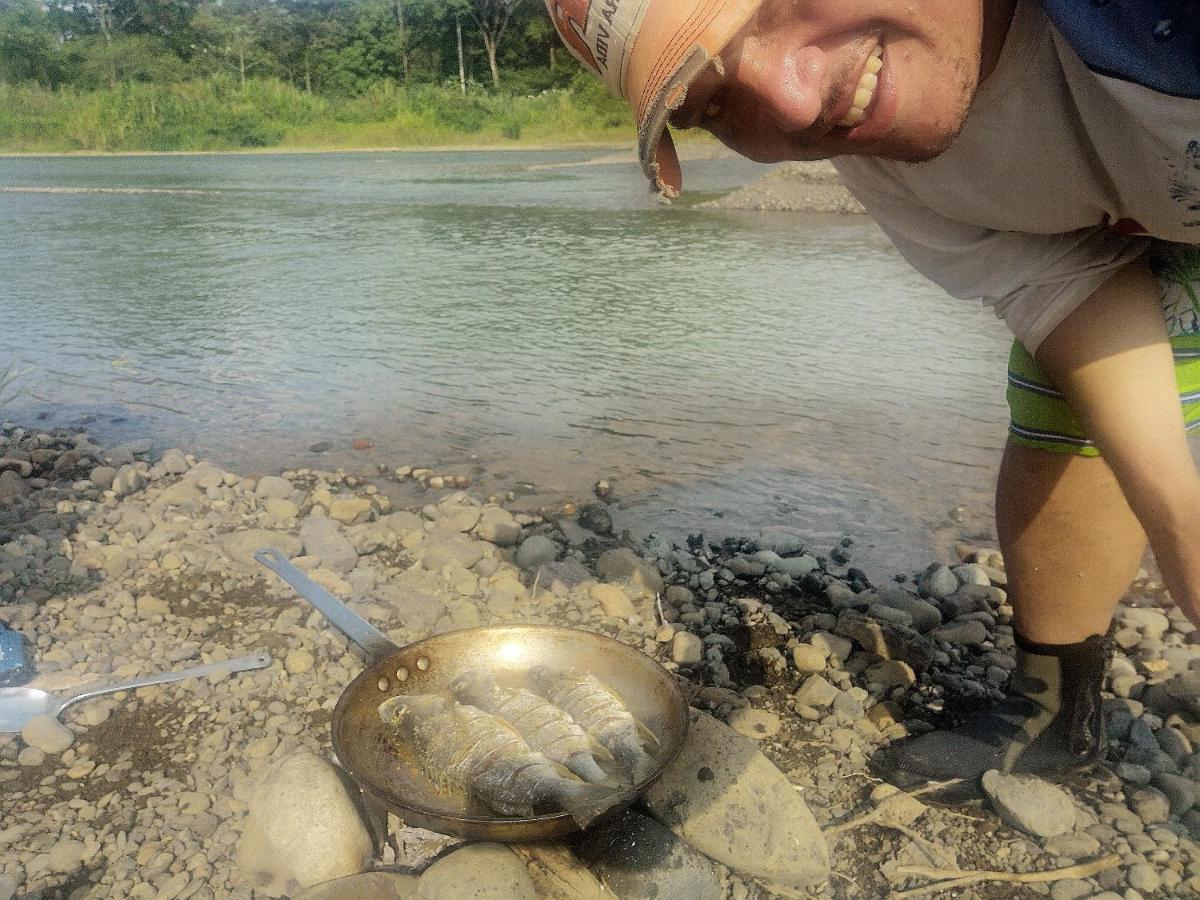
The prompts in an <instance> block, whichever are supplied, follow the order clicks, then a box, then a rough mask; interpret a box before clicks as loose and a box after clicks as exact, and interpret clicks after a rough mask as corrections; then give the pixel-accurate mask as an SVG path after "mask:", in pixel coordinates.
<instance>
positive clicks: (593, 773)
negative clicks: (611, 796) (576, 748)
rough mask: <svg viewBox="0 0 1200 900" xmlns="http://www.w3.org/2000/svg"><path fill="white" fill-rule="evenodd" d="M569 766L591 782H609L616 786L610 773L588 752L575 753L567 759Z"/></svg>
mask: <svg viewBox="0 0 1200 900" xmlns="http://www.w3.org/2000/svg"><path fill="white" fill-rule="evenodd" d="M567 768H568V769H570V770H571V771H572V772H574V773H575V774H576V775H578V776H579V777H580V778H582V779H583V780H584V781H586V782H588V783H589V784H608V785H611V786H613V787H616V784H614V783H613V781H612V779H611V778H610V777H609V775H608V773H607V772H605V771H604V770H603V769H602V768H600V766H598V765H597V764H596V760H595V759H593V758H592V756H591V754H588V753H583V752H579V753H574V754H572V755H571V757H570V759H568V760H567Z"/></svg>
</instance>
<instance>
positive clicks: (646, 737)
mask: <svg viewBox="0 0 1200 900" xmlns="http://www.w3.org/2000/svg"><path fill="white" fill-rule="evenodd" d="M633 721H634V722H636V723H637V733H638V737H640V738H641V739H642V740H643V741H649V742H650V743H652V744H653V745H654V746H655V747H661V746H662V741H660V740H659V739H658V735H657V734H655V733H654V732H653V731H651V730H650V727H649V726H648V725H645V724H644V723H643V722H642V721H641V719H634V720H633Z"/></svg>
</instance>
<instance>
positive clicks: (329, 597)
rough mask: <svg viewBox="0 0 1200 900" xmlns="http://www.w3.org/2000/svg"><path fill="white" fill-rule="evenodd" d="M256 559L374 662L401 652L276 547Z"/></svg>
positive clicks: (264, 550) (262, 552)
mask: <svg viewBox="0 0 1200 900" xmlns="http://www.w3.org/2000/svg"><path fill="white" fill-rule="evenodd" d="M254 558H255V559H256V560H258V561H259V562H260V563H262V564H263V565H264V566H266V567H267V568H268V569H270V570H271V571H272V572H274V573H275V574H276V575H278V576H279V577H280V578H282V579H283V580H284V581H286V582H287V583H288V584H290V585H291V586H292V587H294V588H295V589H296V592H297V593H298V594H299V595H300V596H301V597H303V598H304V599H305V600H307V601H308V602H309V603H311V604H312V605H313V606H314V607H316V608H317V610H318V611H319V612H320V613H321V615H323V616H324V617H325V618H326V619H328V620H329V621H330V623H331V624H332V625H333V626H334V627H335V628H337V630H338V631H340V632H341V633H342V634H344V635H345V636H346V637H348V638H349V639H350V640H352V641H353V642H354V643H356V644H358V646H360V647H362V648H363V650H365V651H366V653H367V656H369V657H370V658H371V659H373V660H374V659H383V658H384V657H385V656H390V655H391V654H393V653H395V652H396V651H397V650H399V649H400V648H399V647H397V646H396V645H395V644H394V643H392V642H391V641H390V640H388V637H387V635H385V634H384V633H383V632H382V631H380V630H379V629H378V628H376V627H375V626H374V625H372V624H371V623H370V622H368V621H367V620H366V619H364V618H363V617H362V616H360V615H359V614H358V613H356V612H355V611H354V610H352V609H351V608H350V607H348V606H347V605H346V604H345V603H343V602H342V601H341V600H339V599H337V597H335V596H333V594H331V593H329V591H327V590H325V588H323V587H321V586H320V585H319V584H317V583H316V582H315V581H313V580H312V579H311V578H309V577H308V576H307V575H305V574H304V573H303V572H301V571H300V570H299V569H297V568H296V567H295V566H293V565H292V564H291V563H290V562H288V558H287V557H286V556H284V555H283V554H282V553H281V552H279V551H278V550H276V549H275V548H273V547H263V548H262V549H261V550H259V551H258V552H257V553H255V554H254Z"/></svg>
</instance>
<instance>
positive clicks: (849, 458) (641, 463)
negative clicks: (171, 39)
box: [0, 150, 1008, 577]
mask: <svg viewBox="0 0 1200 900" xmlns="http://www.w3.org/2000/svg"><path fill="white" fill-rule="evenodd" d="M603 156H604V152H603V151H588V150H571V151H553V152H549V151H547V152H534V151H514V152H453V153H444V152H428V153H345V154H316V155H307V154H305V155H267V154H264V155H216V156H202V155H199V156H137V157H108V158H83V157H72V158H17V159H12V158H9V159H0V323H2V324H0V373H2V372H3V370H4V367H5V366H6V365H15V366H16V367H17V369H18V370H19V371H21V372H22V373H23V374H22V375H21V377H20V378H19V380H18V381H17V382H16V383H15V385H14V388H16V389H19V390H20V394H19V395H18V396H17V397H16V398H15V400H10V402H8V404H7V405H6V406H5V408H4V410H3V415H4V416H5V417H8V418H12V419H16V420H23V421H28V420H31V419H40V420H41V421H42V422H44V423H47V424H71V423H74V424H86V425H87V426H88V427H89V428H90V429H91V430H92V431H93V433H95V434H97V435H98V436H100V437H101V438H104V439H106V440H121V439H125V438H130V437H150V438H152V439H153V440H154V441H155V442H156V444H158V445H159V446H160V447H165V446H172V445H178V446H182V447H185V448H188V449H190V450H194V451H195V452H197V453H198V454H200V455H203V456H208V457H210V458H212V459H214V460H216V461H218V462H220V463H222V464H224V465H227V466H229V467H232V468H234V469H236V470H238V471H242V472H252V471H257V472H270V471H278V470H280V469H282V468H286V467H291V466H299V465H317V466H321V467H325V468H333V467H335V466H339V465H343V466H346V467H347V468H350V469H354V470H363V471H365V470H369V469H373V468H374V466H375V465H376V464H379V463H387V464H392V465H401V464H414V463H416V464H424V465H429V466H431V467H433V468H439V467H441V468H444V469H447V470H450V471H455V472H474V473H475V474H476V476H477V478H478V479H479V484H480V486H481V488H483V489H489V490H490V489H499V488H509V487H513V486H515V485H516V484H517V483H518V482H530V483H532V484H533V485H535V486H536V488H537V490H538V491H539V493H541V494H544V495H547V496H577V497H581V498H586V496H587V495H588V493H589V488H590V486H591V484H592V483H593V482H594V481H595V480H596V479H598V478H602V477H603V478H608V479H610V480H611V481H612V482H613V483H614V485H615V486H616V488H617V492H618V495H619V496H620V498H621V503H620V509H619V513H618V516H617V521H618V524H619V525H620V526H623V527H627V528H629V529H630V530H631V531H633V532H634V533H635V534H639V535H642V534H646V533H648V532H651V531H658V532H663V533H666V534H667V535H669V536H671V537H672V538H675V539H682V537H683V536H685V535H686V534H687V533H689V532H696V531H703V532H704V533H705V534H706V536H708V537H710V538H721V537H725V536H729V535H742V534H750V535H752V534H756V533H758V532H759V531H761V530H763V529H770V530H773V531H785V532H789V533H792V534H794V535H796V536H798V537H801V538H802V539H805V540H807V541H809V542H810V544H811V548H812V550H813V551H814V552H818V553H824V552H827V551H828V549H829V548H830V547H831V546H832V543H833V542H835V541H837V540H838V539H839V538H840V537H842V536H843V535H851V536H854V537H855V538H856V539H857V541H858V543H857V548H858V549H857V550H856V554H857V555H856V557H855V563H856V564H860V565H862V566H863V567H864V568H866V569H867V571H868V573H870V574H873V575H875V576H876V577H887V575H889V574H891V573H893V572H896V571H904V570H909V569H911V568H913V567H915V566H919V565H923V564H924V563H926V562H928V561H929V559H930V558H931V554H932V553H933V552H935V551H936V550H939V549H940V550H943V551H944V550H945V546H946V543H947V542H948V541H950V540H952V539H953V538H955V537H957V536H958V535H959V534H961V533H963V532H964V531H965V532H967V533H971V532H977V533H978V534H979V535H980V536H982V537H986V536H987V535H988V534H989V532H990V529H991V524H990V516H991V490H992V479H993V478H994V474H995V471H996V466H997V462H998V458H999V451H1000V447H1001V446H1002V443H1003V440H1004V431H1005V422H1006V417H1005V410H1004V403H1003V382H1004V378H1003V376H1004V359H1005V354H1006V352H1007V344H1008V340H1007V339H1006V337H1005V332H1004V328H1003V326H1002V325H1000V324H999V323H997V322H996V321H995V320H994V319H993V318H992V317H991V315H990V314H989V313H986V312H985V311H984V310H982V309H980V308H977V307H975V306H974V305H972V304H965V303H959V302H955V301H952V300H949V299H948V298H946V297H945V296H944V295H942V294H941V292H940V291H938V290H937V289H936V288H934V287H932V286H931V285H929V284H928V283H927V282H925V281H923V280H922V279H921V278H920V277H919V276H917V275H916V274H914V273H912V272H911V271H910V270H909V269H908V267H907V265H906V264H905V263H904V261H903V260H902V259H900V257H899V256H898V255H897V254H896V253H895V251H893V250H892V249H891V248H890V246H889V245H888V243H887V241H886V239H885V238H884V237H883V236H882V234H881V232H879V230H878V229H877V228H876V227H875V226H874V225H872V224H871V223H870V222H869V221H868V220H866V219H864V218H860V217H835V216H820V215H804V214H793V213H743V212H730V211H715V210H707V209H698V208H695V206H694V202H695V201H697V200H703V199H706V198H709V197H712V196H715V195H717V194H719V193H721V192H724V191H728V190H730V189H732V188H734V187H736V186H738V185H741V184H743V183H746V182H747V181H750V180H752V179H753V178H755V177H757V176H758V175H760V174H762V171H763V170H762V169H761V168H760V167H757V166H754V165H752V164H750V163H746V162H744V161H740V160H730V159H717V160H698V161H695V162H693V163H692V164H691V165H689V166H688V167H687V176H688V186H689V189H690V196H689V202H686V203H681V204H676V205H673V206H670V207H666V206H663V205H660V204H659V203H657V202H656V201H655V200H654V199H653V197H651V196H650V195H649V193H648V192H647V191H646V189H645V186H644V184H643V182H642V179H641V176H640V174H639V172H638V170H637V167H636V166H635V165H633V164H632V163H630V162H624V163H616V162H612V163H601V164H597V163H596V160H597V158H600V157H603ZM16 189H20V190H16ZM26 189H28V190H26ZM355 438H367V439H369V440H371V441H372V442H374V444H375V447H374V449H372V450H368V451H354V450H352V449H351V448H350V444H351V442H352V441H353V440H354V439H355ZM321 442H326V443H329V444H331V445H332V447H331V449H329V450H328V451H327V452H324V453H320V454H318V453H315V452H312V451H311V450H310V449H309V448H310V447H311V446H312V445H314V444H318V443H321ZM959 506H961V507H963V509H962V510H960V511H959V515H958V518H959V519H962V520H963V521H961V522H958V523H955V522H952V521H951V520H950V519H949V518H948V511H949V510H951V509H952V508H954V507H959Z"/></svg>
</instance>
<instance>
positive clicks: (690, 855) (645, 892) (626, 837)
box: [578, 812, 725, 900]
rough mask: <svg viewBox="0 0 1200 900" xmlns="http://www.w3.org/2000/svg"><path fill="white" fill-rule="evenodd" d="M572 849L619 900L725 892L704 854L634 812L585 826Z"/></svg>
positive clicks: (715, 896)
mask: <svg viewBox="0 0 1200 900" xmlns="http://www.w3.org/2000/svg"><path fill="white" fill-rule="evenodd" d="M578 852H579V855H580V858H581V859H582V860H583V861H584V862H585V863H587V864H588V865H590V866H592V867H593V869H594V871H595V872H596V874H597V875H599V876H600V878H601V879H602V880H603V882H604V884H605V885H606V886H607V887H608V888H609V889H610V890H611V891H612V892H613V894H614V895H615V896H617V897H620V898H621V900H668V898H672V897H678V898H680V900H683V898H687V900H722V898H724V897H725V889H724V887H723V885H722V884H721V876H720V873H719V872H718V871H717V868H716V866H715V865H713V863H712V862H711V861H710V860H709V859H708V858H707V857H705V856H702V855H701V854H699V853H697V852H696V851H694V850H692V849H691V848H690V847H689V846H688V845H687V844H685V843H683V842H682V841H680V840H679V839H678V838H677V837H676V836H675V835H674V834H672V833H671V832H670V831H668V830H667V829H666V828H664V827H663V826H661V825H659V824H658V823H657V822H655V821H654V820H653V819H650V818H647V817H646V816H642V815H639V814H637V813H634V812H626V813H623V814H622V815H621V816H620V818H618V819H617V820H616V821H615V822H613V823H612V824H611V825H605V826H603V827H601V828H599V829H595V830H592V831H589V832H587V833H586V834H585V835H584V837H583V838H582V839H581V841H580V843H579V846H578Z"/></svg>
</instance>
